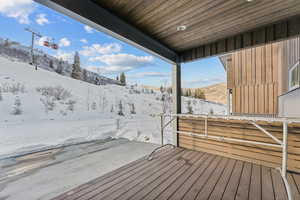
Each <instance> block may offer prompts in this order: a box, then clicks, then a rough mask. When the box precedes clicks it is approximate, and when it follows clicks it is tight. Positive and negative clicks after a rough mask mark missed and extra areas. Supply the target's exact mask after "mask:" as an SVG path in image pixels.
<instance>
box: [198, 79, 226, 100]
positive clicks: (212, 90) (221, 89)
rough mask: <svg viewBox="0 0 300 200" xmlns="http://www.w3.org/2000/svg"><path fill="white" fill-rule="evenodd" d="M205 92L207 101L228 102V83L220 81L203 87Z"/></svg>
mask: <svg viewBox="0 0 300 200" xmlns="http://www.w3.org/2000/svg"><path fill="white" fill-rule="evenodd" d="M201 90H202V91H203V92H204V93H205V97H206V100H207V101H213V102H217V103H222V104H227V92H226V91H227V84H226V83H218V84H214V85H210V86H207V87H203V88H201Z"/></svg>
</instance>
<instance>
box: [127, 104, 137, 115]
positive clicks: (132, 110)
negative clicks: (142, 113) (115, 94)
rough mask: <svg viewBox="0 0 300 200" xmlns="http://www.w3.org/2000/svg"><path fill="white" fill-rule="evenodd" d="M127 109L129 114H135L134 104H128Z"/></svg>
mask: <svg viewBox="0 0 300 200" xmlns="http://www.w3.org/2000/svg"><path fill="white" fill-rule="evenodd" d="M129 107H130V113H131V114H136V112H135V106H134V103H132V104H129Z"/></svg>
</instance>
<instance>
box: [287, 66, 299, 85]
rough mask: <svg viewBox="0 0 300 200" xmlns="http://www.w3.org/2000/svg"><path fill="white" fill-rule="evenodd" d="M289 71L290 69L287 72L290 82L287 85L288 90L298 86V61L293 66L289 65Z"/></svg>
mask: <svg viewBox="0 0 300 200" xmlns="http://www.w3.org/2000/svg"><path fill="white" fill-rule="evenodd" d="M289 71H290V72H289V83H290V84H289V86H290V90H293V89H295V88H297V87H299V86H300V77H299V72H300V67H299V61H298V62H297V63H296V64H295V65H294V66H293V67H291V68H290V70H289Z"/></svg>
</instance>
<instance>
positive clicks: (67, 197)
mask: <svg viewBox="0 0 300 200" xmlns="http://www.w3.org/2000/svg"><path fill="white" fill-rule="evenodd" d="M288 178H289V181H290V183H291V185H292V190H293V193H294V197H295V200H297V199H300V175H297V174H291V173H289V176H288ZM97 199H101V200H102V199H107V200H115V199H118V200H127V199H133V200H150V199H160V200H167V199H172V200H173V199H176V200H179V199H180V200H194V199H201V200H202V199H203V200H206V199H209V200H217V199H226V200H227V199H228V200H233V199H237V200H246V199H247V200H281V199H287V195H286V191H285V187H284V184H283V181H282V179H281V176H280V174H279V172H278V171H277V170H275V169H271V168H268V167H263V166H259V165H255V164H251V163H247V162H242V161H237V160H233V159H228V158H225V157H220V156H215V155H212V154H207V153H202V152H195V151H189V150H185V149H181V148H176V149H172V148H168V149H165V150H162V151H160V152H158V153H157V154H156V155H155V157H154V159H153V160H152V161H148V160H146V159H145V158H142V159H140V160H137V161H135V162H133V163H130V164H128V165H126V166H123V167H122V168H120V169H117V170H115V171H113V172H110V173H108V174H106V175H104V176H102V177H99V178H97V179H95V180H92V181H90V182H88V183H86V184H84V185H81V186H79V187H77V188H75V189H73V190H71V191H69V192H67V193H65V194H62V195H60V196H58V197H56V198H54V199H53V200H97Z"/></svg>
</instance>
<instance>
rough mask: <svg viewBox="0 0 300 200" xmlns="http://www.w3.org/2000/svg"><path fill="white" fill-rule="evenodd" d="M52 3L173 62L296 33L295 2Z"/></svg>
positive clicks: (131, 0)
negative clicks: (106, 14) (183, 27)
mask: <svg viewBox="0 0 300 200" xmlns="http://www.w3.org/2000/svg"><path fill="white" fill-rule="evenodd" d="M36 1H38V2H41V3H45V1H46V0H36ZM50 1H51V2H54V3H56V4H59V5H60V6H62V7H64V8H66V9H68V10H71V11H72V12H74V13H76V14H78V15H80V16H82V17H84V18H86V19H89V20H90V21H92V22H94V23H96V24H98V25H101V26H103V27H105V28H106V29H108V30H109V31H112V32H113V33H115V34H117V35H119V36H121V37H122V38H125V39H128V40H130V41H131V42H133V43H135V44H137V45H139V46H141V47H144V48H146V49H148V50H150V51H151V52H154V53H156V54H158V55H160V56H162V57H163V58H166V59H167V60H170V61H173V62H174V61H178V60H177V59H176V57H177V55H179V57H181V59H180V61H183V62H185V61H190V60H194V59H197V58H201V57H207V56H211V55H216V54H219V53H224V52H229V51H232V50H236V49H239V48H244V47H248V46H254V45H257V44H261V43H266V42H271V41H275V40H278V39H283V38H287V37H290V36H295V35H297V34H299V32H300V30H299V29H300V28H299V24H300V20H299V16H297V15H299V14H300V1H299V0H217V1H216V0H202V1H199V0H109V1H108V0H88V1H87V0H78V1H73V0H50ZM83 9H85V10H83ZM103 11H105V12H106V11H107V12H108V14H110V15H109V16H110V17H109V16H106V17H104V15H102V14H103ZM108 17H109V18H108ZM114 17H116V19H118V20H120V21H121V24H120V23H119V22H120V21H118V22H116V21H114V20H115V19H114ZM114 26H115V27H114ZM116 26H118V27H116ZM179 26H185V27H186V30H184V31H178V30H177V28H178V27H179ZM94 27H95V26H94ZM96 28H97V27H96ZM137 32H139V33H140V34H137ZM247 33H248V34H247ZM231 40H232V41H231ZM248 40H249V41H248ZM154 41H155V43H156V42H157V44H150V43H151V42H152V43H153V42H154ZM149 42H150V43H149ZM213 45H214V46H213ZM201 48H203V49H201ZM205 48H206V49H205ZM208 48H209V49H208ZM200 51H203V52H202V53H201V52H200Z"/></svg>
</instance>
